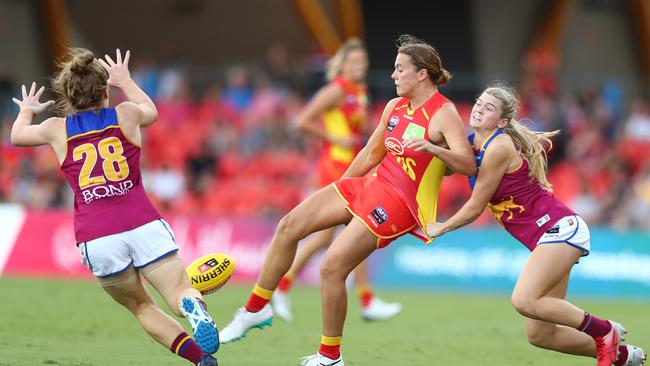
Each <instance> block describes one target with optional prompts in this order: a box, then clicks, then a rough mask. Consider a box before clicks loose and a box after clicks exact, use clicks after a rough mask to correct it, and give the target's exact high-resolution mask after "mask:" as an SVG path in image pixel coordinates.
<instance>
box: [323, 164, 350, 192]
mask: <svg viewBox="0 0 650 366" xmlns="http://www.w3.org/2000/svg"><path fill="white" fill-rule="evenodd" d="M349 166H350V163H343V162H340V161H334V160H332V159H329V158H327V157H322V158H321V159H320V161H319V162H318V171H317V172H318V173H317V175H318V186H319V187H325V186H326V185H329V184H331V183H332V182H336V181H337V180H339V179H341V177H342V176H343V173H345V171H346V170H348V167H349Z"/></svg>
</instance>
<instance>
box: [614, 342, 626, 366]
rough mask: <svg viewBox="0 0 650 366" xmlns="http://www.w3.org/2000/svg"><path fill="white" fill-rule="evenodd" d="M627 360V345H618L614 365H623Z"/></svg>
mask: <svg viewBox="0 0 650 366" xmlns="http://www.w3.org/2000/svg"><path fill="white" fill-rule="evenodd" d="M625 361H627V346H622V345H621V346H618V360H616V362H614V366H625Z"/></svg>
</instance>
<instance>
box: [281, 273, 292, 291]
mask: <svg viewBox="0 0 650 366" xmlns="http://www.w3.org/2000/svg"><path fill="white" fill-rule="evenodd" d="M291 286H293V275H292V274H290V273H287V274H286V275H284V277H282V279H281V280H280V284H279V285H278V291H281V292H289V290H291Z"/></svg>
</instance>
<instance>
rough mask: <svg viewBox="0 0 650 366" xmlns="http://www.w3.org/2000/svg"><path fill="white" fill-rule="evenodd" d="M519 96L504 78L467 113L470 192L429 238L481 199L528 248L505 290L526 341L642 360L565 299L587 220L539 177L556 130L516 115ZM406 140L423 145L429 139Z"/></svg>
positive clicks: (465, 220) (608, 361)
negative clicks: (473, 171)
mask: <svg viewBox="0 0 650 366" xmlns="http://www.w3.org/2000/svg"><path fill="white" fill-rule="evenodd" d="M517 107H518V100H517V97H516V95H515V92H514V90H513V89H512V88H510V87H509V86H507V84H505V83H496V84H494V85H492V86H488V88H487V89H485V91H483V93H482V94H481V95H480V96H479V97H478V98H477V99H476V102H475V103H474V107H473V108H472V114H471V118H470V126H471V127H472V128H473V129H474V134H473V135H471V136H470V138H469V139H470V142H471V143H472V144H473V147H474V153H475V155H476V162H477V166H478V176H477V177H476V176H474V177H470V185H471V186H472V188H473V190H472V195H471V197H470V199H469V201H467V203H466V204H465V205H464V206H463V207H462V208H461V209H460V210H459V211H458V212H457V213H456V214H455V215H454V216H452V217H451V218H450V219H449V220H447V221H445V222H443V223H436V222H435V221H431V222H430V223H428V224H427V233H428V234H429V235H431V237H432V238H435V237H438V236H441V235H443V234H444V233H446V232H448V231H451V230H455V229H457V228H459V227H461V226H464V225H467V224H469V223H470V222H472V221H474V220H475V219H476V218H477V217H478V216H479V215H480V214H481V213H482V212H483V210H484V209H485V207H486V206H487V207H488V208H489V209H490V212H491V213H492V215H493V216H494V217H495V218H496V220H497V221H498V222H499V223H500V224H502V225H503V227H504V229H506V230H507V231H508V232H509V233H510V234H511V235H512V236H514V237H515V238H516V239H517V240H519V241H520V242H521V243H522V244H524V245H525V246H526V247H527V248H528V249H529V250H530V251H531V252H532V253H531V255H530V257H529V259H528V261H527V263H526V265H525V267H524V270H523V272H522V273H521V275H520V276H519V280H518V281H517V284H516V285H515V289H514V291H513V294H512V305H513V306H514V308H515V309H516V310H517V311H518V312H519V313H520V314H521V315H523V316H524V317H525V318H526V328H527V331H528V340H529V342H530V343H531V344H533V345H535V346H537V347H541V348H546V349H551V350H555V351H558V352H564V353H570V354H576V355H583V356H591V357H594V356H596V357H597V359H598V365H599V366H605V365H612V364H615V365H641V364H642V363H643V360H644V359H645V354H644V352H643V351H642V350H641V349H639V348H637V347H634V346H624V345H621V344H620V343H621V341H622V340H623V339H624V334H625V330H624V329H623V327H622V326H621V325H620V324H618V323H615V322H613V321H609V320H604V319H600V318H597V317H596V316H594V315H591V314H589V313H587V312H585V311H583V310H582V309H580V308H578V307H576V306H574V305H572V304H571V303H569V302H568V301H566V300H565V297H566V291H567V286H568V282H569V274H570V272H571V268H573V265H574V264H575V263H577V262H578V260H579V259H580V257H582V256H586V255H588V254H589V240H590V236H589V228H588V227H587V224H586V223H585V222H584V220H582V218H581V217H580V216H578V215H576V214H575V212H573V211H572V210H571V209H570V208H569V207H567V206H566V205H564V204H563V203H562V202H560V201H559V200H558V199H557V198H555V196H554V195H553V193H552V189H551V188H552V187H551V184H550V183H549V182H548V180H547V178H546V151H547V149H550V148H551V146H552V144H551V141H550V140H549V138H550V137H551V136H554V135H555V134H557V133H558V132H559V131H554V132H541V133H538V132H533V131H531V130H529V129H528V128H526V127H525V126H523V125H521V124H520V123H519V122H517V121H516V120H515V114H516V112H517ZM406 146H409V147H411V146H417V148H416V149H421V150H422V151H430V150H431V149H432V146H431V144H429V143H428V142H426V141H423V140H409V141H407V142H406Z"/></svg>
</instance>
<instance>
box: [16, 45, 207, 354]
mask: <svg viewBox="0 0 650 366" xmlns="http://www.w3.org/2000/svg"><path fill="white" fill-rule="evenodd" d="M67 56H68V57H67V61H65V62H63V63H62V64H61V65H59V66H60V67H61V71H60V72H59V73H58V74H57V75H56V76H55V78H54V79H53V81H52V86H53V89H54V91H55V92H56V94H57V95H58V102H59V107H60V109H61V111H62V112H64V113H65V115H66V117H51V118H48V119H46V120H45V121H43V122H42V123H41V124H37V125H32V120H33V118H34V116H35V115H36V114H38V113H41V112H43V111H44V110H46V109H47V108H48V107H50V106H51V105H52V104H53V103H54V101H48V102H45V103H41V102H40V101H39V98H40V96H41V95H42V94H43V91H44V89H45V88H44V87H41V88H40V89H38V90H37V89H36V83H32V86H31V88H30V90H29V92H27V89H26V88H25V86H24V85H23V87H22V100H18V99H16V98H14V99H13V101H14V102H15V103H16V104H17V105H18V106H19V107H20V112H19V113H18V117H17V118H16V121H15V122H14V124H13V127H12V130H11V142H12V143H13V144H14V145H17V146H39V145H50V146H52V149H53V150H54V153H55V154H56V157H57V158H58V159H59V162H60V163H61V170H62V171H63V174H64V175H65V177H66V179H67V180H68V183H69V184H70V186H71V187H72V190H73V191H74V223H75V236H76V241H77V247H78V248H79V250H80V252H81V256H82V258H83V262H84V263H85V265H86V266H87V267H88V269H89V270H90V271H91V272H92V273H93V275H94V276H95V277H96V278H97V281H98V282H99V283H100V285H101V286H102V287H103V288H104V290H105V291H106V292H107V293H108V294H109V295H110V296H111V297H112V298H113V299H114V300H115V301H117V302H118V303H120V304H121V305H122V306H124V307H125V308H126V309H128V310H129V311H130V312H131V313H133V315H134V316H135V317H136V319H137V320H138V321H139V322H140V324H141V325H142V327H143V328H144V330H145V331H146V332H147V333H148V334H149V335H150V336H151V337H152V338H153V339H155V340H156V341H157V342H159V343H160V344H162V345H163V346H165V347H167V348H168V349H170V350H171V351H172V352H174V353H176V354H177V355H179V356H181V357H183V358H185V359H187V360H189V361H190V362H192V363H193V364H195V365H201V366H205V365H216V364H217V361H216V359H215V358H214V357H213V356H212V355H210V353H214V352H216V351H217V349H218V348H219V335H218V332H217V329H216V326H215V324H214V322H213V321H212V318H211V317H210V315H209V314H208V313H207V311H206V306H205V303H204V302H203V299H202V297H201V294H200V293H199V292H198V291H197V290H195V289H193V288H192V287H191V285H190V281H189V279H188V277H187V274H186V272H185V269H184V266H183V264H182V262H181V259H180V257H179V256H178V254H177V252H178V246H177V245H176V243H175V239H174V235H173V234H172V231H171V229H170V227H169V225H168V224H167V223H166V222H165V221H164V220H163V219H162V218H161V216H160V214H159V213H158V212H157V211H156V209H155V208H154V207H153V206H152V204H151V202H150V201H149V199H148V198H147V195H146V194H145V191H144V188H143V186H142V179H141V175H140V149H141V146H140V144H141V140H142V137H141V132H140V129H141V128H142V127H146V126H149V125H151V124H152V123H154V122H155V121H156V119H157V117H158V111H157V110H156V106H155V105H154V103H153V102H152V101H151V99H150V98H149V97H148V96H147V95H146V94H145V93H144V92H143V91H142V90H141V89H140V88H139V87H138V86H137V85H136V84H135V82H134V81H133V80H132V79H131V76H130V73H129V69H128V65H129V56H130V52H129V51H127V52H126V54H125V56H124V59H122V55H121V53H120V50H119V49H118V50H117V55H116V59H115V61H113V59H112V58H111V57H110V56H108V55H106V57H105V58H106V59H105V60H102V59H99V60H98V59H95V56H94V55H93V53H92V52H90V51H88V50H85V49H72V50H71V51H70V52H69V54H68V55H67ZM109 86H115V87H118V88H120V89H122V91H123V92H124V94H125V95H126V97H127V99H128V101H127V102H124V103H120V104H119V105H117V106H116V107H109ZM140 275H143V276H144V277H145V278H146V279H147V281H149V283H151V284H152V285H153V287H154V288H155V289H156V290H157V291H158V292H159V293H160V295H161V296H162V297H163V299H165V302H166V303H167V305H168V306H169V307H170V308H171V310H172V311H173V313H174V314H175V315H177V316H184V317H185V318H186V319H187V320H188V321H189V322H190V324H191V326H192V330H193V331H194V338H195V339H192V338H191V337H190V336H188V335H187V334H186V333H185V332H184V331H183V328H182V327H181V325H180V324H179V323H178V322H177V321H176V320H174V319H172V318H171V317H169V316H168V315H167V314H165V313H164V312H163V311H162V310H161V309H160V307H158V305H157V304H156V301H155V300H154V299H153V298H152V297H151V295H150V294H149V292H148V291H147V289H146V288H145V286H144V283H143V282H142V279H141V277H140Z"/></svg>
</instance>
